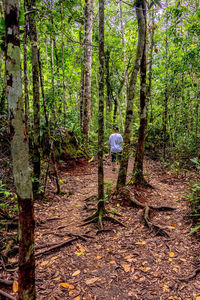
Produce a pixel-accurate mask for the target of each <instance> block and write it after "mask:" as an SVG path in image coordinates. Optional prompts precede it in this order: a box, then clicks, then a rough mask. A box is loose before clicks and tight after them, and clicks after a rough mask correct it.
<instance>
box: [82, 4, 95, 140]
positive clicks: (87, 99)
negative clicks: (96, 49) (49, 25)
mask: <svg viewBox="0 0 200 300" xmlns="http://www.w3.org/2000/svg"><path fill="white" fill-rule="evenodd" d="M85 22H86V24H85V39H84V43H85V76H84V97H83V100H84V101H83V104H84V105H83V134H84V135H85V136H86V144H87V145H88V143H89V129H90V128H89V127H90V106H91V70H92V68H91V66H92V25H93V0H85Z"/></svg>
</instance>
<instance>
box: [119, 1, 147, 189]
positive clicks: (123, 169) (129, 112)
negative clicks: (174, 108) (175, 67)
mask: <svg viewBox="0 0 200 300" xmlns="http://www.w3.org/2000/svg"><path fill="white" fill-rule="evenodd" d="M143 3H144V0H141V1H137V4H136V16H137V22H138V45H137V52H136V58H135V62H134V66H133V70H132V72H131V77H130V82H129V87H128V99H127V100H128V101H127V108H126V120H125V130H124V147H123V151H122V159H121V163H120V169H119V175H118V180H117V189H119V188H120V187H123V186H124V185H125V184H126V176H127V169H128V160H129V149H130V139H131V128H132V123H133V101H134V95H135V85H136V81H137V74H138V71H139V68H140V61H141V58H142V54H143V48H144V40H145V20H144V15H143V8H142V7H143V5H142V4H143Z"/></svg>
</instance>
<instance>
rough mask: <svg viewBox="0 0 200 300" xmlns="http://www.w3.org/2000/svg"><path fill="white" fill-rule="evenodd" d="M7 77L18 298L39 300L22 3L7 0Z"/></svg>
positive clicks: (21, 299)
mask: <svg viewBox="0 0 200 300" xmlns="http://www.w3.org/2000/svg"><path fill="white" fill-rule="evenodd" d="M5 26H6V78H7V93H8V105H9V116H10V139H11V153H12V159H13V175H14V182H15V186H16V193H17V196H18V205H19V279H18V281H19V290H18V299H20V300H23V299H30V300H32V299H36V293H35V257H34V225H35V221H34V211H33V195H32V178H31V173H32V172H31V169H30V167H29V149H28V137H27V135H26V132H25V126H24V114H23V98H22V80H21V63H20V41H19V2H18V0H5Z"/></svg>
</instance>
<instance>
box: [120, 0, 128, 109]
mask: <svg viewBox="0 0 200 300" xmlns="http://www.w3.org/2000/svg"><path fill="white" fill-rule="evenodd" d="M119 13H120V23H121V33H122V46H123V60H124V84H125V103H126V105H127V98H128V74H127V67H126V47H125V38H124V24H123V12H122V0H119Z"/></svg>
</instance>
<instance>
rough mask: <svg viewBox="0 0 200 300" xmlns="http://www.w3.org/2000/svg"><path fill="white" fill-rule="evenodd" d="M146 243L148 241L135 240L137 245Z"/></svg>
mask: <svg viewBox="0 0 200 300" xmlns="http://www.w3.org/2000/svg"><path fill="white" fill-rule="evenodd" d="M146 243H147V242H146V241H141V242H135V244H136V245H145V244H146Z"/></svg>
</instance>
